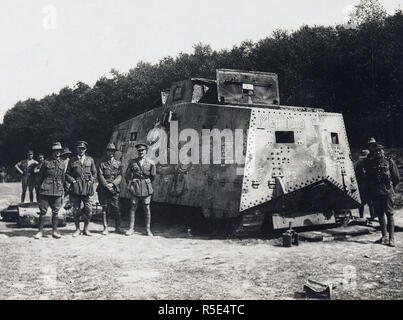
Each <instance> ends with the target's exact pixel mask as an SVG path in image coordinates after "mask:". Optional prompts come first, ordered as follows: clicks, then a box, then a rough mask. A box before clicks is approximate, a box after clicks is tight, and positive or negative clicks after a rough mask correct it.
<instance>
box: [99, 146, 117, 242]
mask: <svg viewBox="0 0 403 320" xmlns="http://www.w3.org/2000/svg"><path fill="white" fill-rule="evenodd" d="M115 152H116V147H115V145H114V144H113V143H109V144H108V146H107V147H106V160H105V161H103V162H101V163H100V165H99V167H98V181H99V184H98V188H97V192H98V199H99V202H100V203H101V205H102V215H103V224H104V231H103V232H102V234H103V235H107V234H108V219H107V214H108V215H109V214H110V213H113V214H114V216H115V222H116V224H115V230H116V233H122V232H121V229H120V209H119V193H120V187H119V185H120V182H121V181H122V164H121V162H120V161H118V160H115V158H114V156H115Z"/></svg>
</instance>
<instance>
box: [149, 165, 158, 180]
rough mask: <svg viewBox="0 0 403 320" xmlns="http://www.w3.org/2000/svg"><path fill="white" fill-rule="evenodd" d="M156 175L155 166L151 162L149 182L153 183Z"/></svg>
mask: <svg viewBox="0 0 403 320" xmlns="http://www.w3.org/2000/svg"><path fill="white" fill-rule="evenodd" d="M156 175H157V168H156V166H155V163H154V162H151V170H150V180H151V182H153V181H154V179H155V177H156Z"/></svg>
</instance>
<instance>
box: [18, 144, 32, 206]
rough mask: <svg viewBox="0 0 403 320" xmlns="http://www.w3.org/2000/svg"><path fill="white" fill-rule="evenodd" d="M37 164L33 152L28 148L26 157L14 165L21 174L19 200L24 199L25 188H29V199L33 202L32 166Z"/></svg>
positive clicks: (22, 200)
mask: <svg viewBox="0 0 403 320" xmlns="http://www.w3.org/2000/svg"><path fill="white" fill-rule="evenodd" d="M37 164H38V162H37V161H36V160H34V152H33V151H32V150H28V152H27V159H24V160H21V161H20V162H18V163H17V164H16V165H15V166H14V167H15V168H16V169H17V171H18V172H19V173H21V174H22V181H21V183H22V194H21V202H24V201H25V193H26V192H27V188H28V189H29V200H30V201H31V202H34V187H35V175H34V168H35V166H36V165H37Z"/></svg>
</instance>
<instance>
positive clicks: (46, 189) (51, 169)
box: [35, 142, 65, 239]
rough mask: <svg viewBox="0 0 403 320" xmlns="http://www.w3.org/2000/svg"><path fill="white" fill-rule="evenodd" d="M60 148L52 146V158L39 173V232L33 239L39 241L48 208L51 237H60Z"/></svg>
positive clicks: (61, 196) (44, 163) (55, 145)
mask: <svg viewBox="0 0 403 320" xmlns="http://www.w3.org/2000/svg"><path fill="white" fill-rule="evenodd" d="M61 151H62V146H61V144H60V142H55V143H54V144H53V145H52V158H50V159H48V160H45V161H44V162H43V164H42V166H41V169H40V171H39V177H40V178H39V179H40V185H41V187H40V203H39V211H40V212H39V232H38V233H37V234H36V235H35V239H41V238H42V237H43V236H44V233H43V223H44V219H43V216H44V215H46V212H47V210H48V207H49V206H50V207H51V209H52V236H53V238H56V239H59V238H61V235H60V233H59V231H58V230H57V225H58V223H59V219H58V216H57V215H58V213H59V210H60V208H61V206H62V200H63V192H64V190H63V183H64V172H65V168H64V162H63V161H62V160H61V159H60V153H61Z"/></svg>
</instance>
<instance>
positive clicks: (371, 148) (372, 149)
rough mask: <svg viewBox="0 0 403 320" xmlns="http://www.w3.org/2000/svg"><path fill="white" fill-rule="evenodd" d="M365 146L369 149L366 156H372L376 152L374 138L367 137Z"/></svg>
mask: <svg viewBox="0 0 403 320" xmlns="http://www.w3.org/2000/svg"><path fill="white" fill-rule="evenodd" d="M367 146H368V150H369V154H368V157H372V156H373V155H375V153H376V151H375V149H376V140H375V138H369V139H368V142H367Z"/></svg>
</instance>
